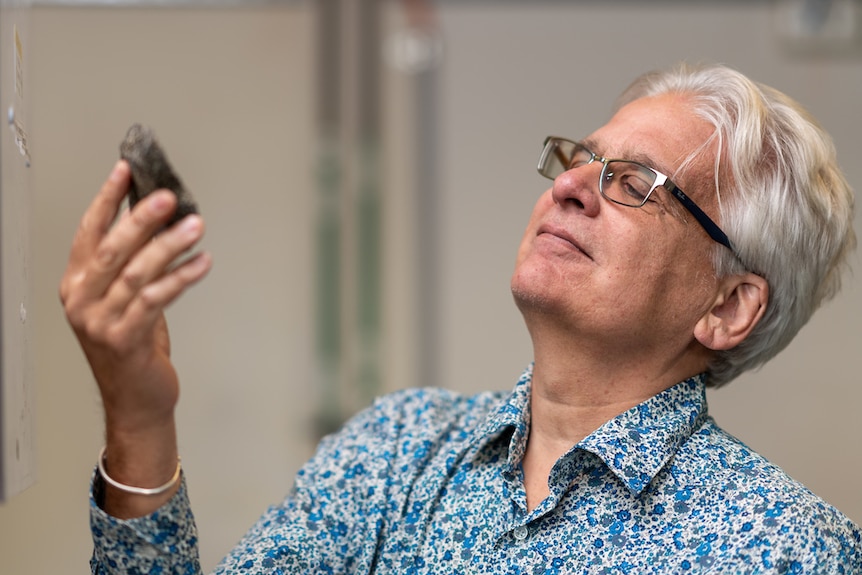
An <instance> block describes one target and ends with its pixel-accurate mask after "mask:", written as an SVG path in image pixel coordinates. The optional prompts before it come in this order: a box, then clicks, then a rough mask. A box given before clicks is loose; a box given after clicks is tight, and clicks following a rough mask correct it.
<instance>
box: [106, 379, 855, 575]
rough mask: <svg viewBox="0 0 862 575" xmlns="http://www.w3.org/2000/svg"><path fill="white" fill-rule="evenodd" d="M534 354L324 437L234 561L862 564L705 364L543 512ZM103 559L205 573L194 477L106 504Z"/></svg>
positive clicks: (671, 567) (614, 568)
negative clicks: (165, 490) (728, 415)
mask: <svg viewBox="0 0 862 575" xmlns="http://www.w3.org/2000/svg"><path fill="white" fill-rule="evenodd" d="M531 377H532V370H531V369H528V370H527V371H526V372H525V373H524V375H523V376H522V377H521V379H520V381H519V382H518V384H517V386H516V387H515V390H514V391H513V392H512V393H502V392H498V393H484V394H479V395H475V396H463V395H459V394H457V393H454V392H451V391H446V390H440V389H437V390H432V389H410V390H406V391H402V392H397V393H394V394H391V395H388V396H386V397H383V398H381V399H379V400H378V401H377V402H376V403H375V405H374V406H372V407H371V408H369V409H367V410H366V411H364V412H363V413H361V414H359V415H357V416H356V417H354V418H353V420H352V421H351V422H349V423H348V424H347V425H346V426H345V427H344V429H343V430H342V431H341V432H339V433H338V434H335V435H333V436H330V437H327V438H325V439H324V440H323V441H322V442H321V445H320V447H319V449H318V451H317V453H316V455H315V456H314V457H313V458H312V459H311V460H310V461H309V462H308V463H307V464H306V465H305V466H304V467H303V468H302V469H301V470H300V471H299V473H298V475H297V477H296V482H295V485H294V487H293V489H292V491H291V492H290V493H289V495H288V496H287V498H286V499H285V500H284V501H283V502H282V503H281V504H279V505H275V506H273V507H271V508H270V509H269V510H268V511H266V513H265V514H264V515H263V516H262V517H261V519H260V520H259V521H258V523H257V524H256V525H254V526H253V527H252V528H251V530H250V531H249V532H248V534H247V535H246V536H245V537H244V539H243V540H242V541H240V542H239V544H238V545H237V546H236V547H235V548H234V549H233V551H231V552H230V554H229V555H228V556H227V557H226V558H225V559H224V560H223V561H222V562H221V563H220V565H219V566H218V567H217V568H216V571H215V572H216V573H218V574H222V575H237V574H251V573H269V574H294V573H308V574H312V573H313V574H319V573H325V574H326V573H328V574H364V573H393V574H394V573H398V574H413V573H415V574H443V573H445V574H479V573H481V574H488V575H504V574H505V575H515V574H546V575H551V574H564V573H565V574H569V573H577V574H599V573H603V574H604V573H607V574H610V573H613V574H626V573H706V572H709V573H830V574H831V573H862V534H860V530H859V528H858V527H857V526H856V525H854V524H853V523H852V522H851V521H850V520H849V519H848V518H846V517H845V516H844V515H842V514H841V513H840V512H839V511H837V510H836V509H835V508H833V507H831V506H829V505H828V504H826V503H825V502H824V501H822V500H821V499H819V498H818V497H817V496H815V495H814V494H813V493H811V492H810V491H809V490H808V489H806V488H805V487H804V486H803V485H801V484H800V483H798V482H796V481H794V480H793V479H791V478H790V477H788V476H787V475H786V474H785V473H784V472H783V471H782V470H781V469H779V468H778V467H776V466H775V465H772V464H771V463H769V462H768V461H766V460H765V459H764V458H763V457H762V456H760V455H758V454H757V453H755V452H753V451H752V450H751V449H749V448H748V447H746V446H745V445H744V444H742V443H741V442H739V441H738V440H737V439H735V438H733V437H732V436H730V435H729V434H727V433H726V432H724V431H723V430H722V429H720V428H719V427H718V426H717V425H716V424H715V422H714V421H713V420H712V418H710V417H709V416H708V414H707V404H706V394H705V388H704V385H703V380H702V378H701V377H699V376H698V377H694V378H691V379H688V380H686V381H683V382H681V383H679V384H677V385H675V386H673V387H671V388H670V389H668V390H666V391H664V392H662V393H660V394H658V395H656V396H654V397H652V398H651V399H649V400H647V401H645V402H644V403H642V404H640V405H637V406H635V407H634V408H632V409H630V410H629V411H627V412H625V413H623V414H621V415H619V416H618V417H616V418H614V419H612V420H610V421H608V422H607V423H605V424H604V425H603V426H602V427H600V428H599V429H597V430H596V431H595V432H594V433H592V434H591V435H589V436H588V437H586V438H585V439H584V440H583V441H581V442H580V443H579V444H577V445H575V446H574V447H573V448H572V449H571V450H570V451H569V452H568V453H566V454H565V455H564V456H563V457H561V458H560V459H559V460H558V461H557V463H556V465H555V466H554V467H553V469H552V470H551V473H550V477H549V480H548V484H549V488H550V495H549V496H548V497H547V498H546V499H545V500H544V501H543V502H542V503H541V504H540V505H539V506H538V507H536V508H535V509H533V510H532V511H527V505H526V493H525V491H524V484H523V475H522V471H521V466H520V462H521V459H522V457H523V455H524V450H525V448H526V444H527V435H528V431H529V427H530V410H529V405H530V403H529V397H530V393H529V390H530V382H531ZM100 485H101V480H100V478H99V477H98V473H96V475H95V479H94V482H93V494H94V495H93V498H92V505H91V510H92V513H91V525H92V531H93V538H94V542H95V551H94V555H93V560H92V565H91V566H92V571H93V573H94V574H107V573H123V574H127V575H134V574H137V573H161V574H169V573H170V574H180V573H182V574H195V573H199V572H200V565H199V561H198V557H197V545H196V531H195V526H194V518H193V516H192V513H191V511H190V508H189V503H188V498H187V494H186V489H185V485H183V487H182V488H181V489H180V491H179V493H178V494H177V495H176V496H175V497H174V498H173V499H172V500H171V501H170V502H169V503H168V504H166V505H165V506H164V507H163V508H162V509H160V510H158V511H157V512H156V513H154V514H153V515H151V516H148V517H144V518H140V519H134V520H129V521H119V520H116V519H114V518H112V517H109V516H108V515H106V514H105V513H104V512H103V511H102V510H101V509H100V508H99V506H98V505H97V503H96V501H97V500H98V496H99V489H100Z"/></svg>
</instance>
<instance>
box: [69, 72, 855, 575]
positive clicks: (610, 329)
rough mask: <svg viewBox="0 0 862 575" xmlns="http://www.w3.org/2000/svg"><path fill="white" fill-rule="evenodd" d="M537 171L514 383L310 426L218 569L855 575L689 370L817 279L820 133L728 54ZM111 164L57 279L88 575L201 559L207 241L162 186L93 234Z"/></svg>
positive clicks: (724, 351) (824, 280)
mask: <svg viewBox="0 0 862 575" xmlns="http://www.w3.org/2000/svg"><path fill="white" fill-rule="evenodd" d="M539 171H540V172H541V173H542V174H543V175H545V176H548V177H549V178H552V179H553V185H552V187H551V188H550V189H549V190H548V191H546V192H545V193H544V194H543V195H542V196H541V197H540V198H539V200H538V202H537V204H536V207H535V209H534V211H533V214H532V217H531V219H530V221H529V224H528V226H527V230H526V233H525V234H524V238H523V240H522V243H521V247H520V249H519V252H518V256H517V260H516V266H515V272H514V274H513V277H512V292H513V294H514V297H515V301H516V303H517V305H518V307H519V309H520V310H521V312H522V314H523V316H524V319H525V322H526V325H527V328H528V330H529V332H530V335H531V338H532V341H533V346H534V363H533V365H531V366H530V367H529V368H528V369H527V371H526V372H525V373H524V374H523V375H522V377H521V379H520V381H519V382H518V384H517V385H516V387H515V389H514V391H513V392H512V393H505V394H504V393H485V394H480V395H477V396H472V397H464V396H461V395H458V394H455V393H452V392H448V391H443V390H428V389H426V390H407V391H403V392H399V393H396V394H392V395H390V396H387V397H384V398H381V399H380V400H378V401H377V402H376V403H375V405H374V406H372V407H371V408H369V409H368V410H366V411H365V412H363V413H361V414H359V415H358V416H356V417H355V418H354V419H353V420H352V421H351V422H349V423H348V424H347V425H346V426H345V428H344V429H343V430H342V431H341V432H339V433H338V434H335V435H333V436H330V437H327V438H325V439H324V440H323V441H322V443H321V445H320V447H319V450H318V452H317V454H316V455H315V456H314V457H313V458H312V460H311V461H309V462H308V463H307V464H306V466H305V467H304V468H303V469H302V470H301V471H300V472H299V473H298V475H297V478H296V483H295V485H294V488H293V490H292V491H291V493H290V494H289V495H288V497H287V498H286V499H285V501H284V502H282V503H281V504H280V505H276V506H273V507H272V508H270V509H269V510H268V511H267V512H266V513H265V514H264V515H263V517H262V518H261V519H260V521H259V522H258V523H257V524H256V525H255V526H254V527H253V528H252V529H251V530H250V531H249V533H248V534H247V535H246V537H245V538H244V539H243V541H241V542H240V543H239V544H238V545H237V547H236V548H235V549H234V550H233V551H232V552H231V553H230V554H229V555H228V557H226V558H225V560H224V561H223V562H222V564H221V565H220V566H219V567H218V568H217V572H219V573H490V574H503V573H507V574H508V573H643V572H648V573H680V572H706V571H710V572H715V573H740V572H744V573H862V533H860V530H859V528H858V527H857V526H855V525H854V524H853V523H852V522H851V521H850V520H849V519H847V518H846V517H844V516H843V515H842V514H841V513H840V512H838V511H837V510H835V509H834V508H832V507H830V506H829V505H827V504H826V503H825V502H823V501H822V500H820V499H819V498H817V497H816V496H815V495H813V494H812V493H811V492H810V491H808V490H807V489H806V488H805V487H803V486H802V485H800V484H799V483H797V482H795V481H794V480H793V479H791V478H789V477H788V476H787V475H786V474H784V473H783V472H782V471H781V470H780V469H778V468H777V467H775V466H774V465H771V464H770V463H769V462H767V461H766V460H765V459H763V458H762V457H761V456H759V455H757V454H756V453H754V452H752V451H751V450H750V449H748V448H747V447H745V446H744V445H743V444H741V443H740V442H738V441H737V440H736V439H734V438H733V437H731V436H729V435H727V434H726V433H725V432H724V431H722V430H721V429H720V428H718V427H717V426H716V424H715V422H714V421H713V420H712V419H711V418H710V417H709V416H708V413H707V407H706V400H705V394H704V387H705V385H708V384H711V385H721V384H724V383H726V382H728V381H730V380H731V379H733V378H734V377H736V376H737V375H738V374H739V373H741V372H742V371H744V370H746V369H750V368H751V367H754V366H757V365H760V364H762V363H763V362H764V361H767V360H768V359H769V358H771V357H772V356H773V355H775V354H776V353H777V352H778V351H780V350H781V349H782V348H783V347H784V346H786V345H787V343H788V342H789V341H790V340H791V339H792V337H793V336H794V335H795V333H796V332H797V331H798V330H799V328H800V327H801V326H802V325H803V324H804V323H805V322H806V321H807V320H808V318H809V317H810V316H811V314H812V313H813V311H814V310H815V309H816V308H817V307H818V306H819V304H820V303H821V302H822V301H823V300H824V299H825V298H828V297H830V296H831V295H833V294H834V293H835V291H836V290H837V289H838V284H839V279H840V271H841V268H842V267H843V266H844V265H845V262H846V256H847V254H848V252H849V251H850V250H851V249H852V248H853V246H854V243H855V236H854V233H853V229H852V209H853V196H852V192H851V191H850V189H849V187H848V186H847V183H846V182H845V181H844V178H843V176H842V175H841V173H840V171H839V170H838V168H837V164H836V160H835V153H834V150H833V149H832V146H831V143H830V141H829V139H828V137H827V136H826V135H825V134H824V133H823V132H822V131H821V130H820V129H819V128H818V127H816V125H815V124H814V123H813V122H812V121H811V120H810V119H809V118H808V116H807V115H806V114H805V113H804V112H803V111H802V110H800V108H799V107H798V106H797V105H796V104H795V103H793V102H792V101H790V100H789V99H788V98H787V97H786V96H783V95H782V94H780V93H778V92H775V91H774V90H772V89H769V88H766V87H763V86H758V85H756V84H754V83H752V82H750V81H749V80H748V79H747V78H745V77H744V76H742V75H741V74H739V73H737V72H735V71H732V70H729V69H727V68H724V67H718V66H713V67H704V68H687V67H685V66H680V67H678V68H677V69H674V70H670V71H667V72H660V73H653V74H648V75H646V76H643V77H641V78H639V79H638V80H637V81H636V82H635V83H634V84H632V86H631V87H630V88H629V89H628V90H627V91H626V92H625V93H624V94H623V96H622V97H621V99H620V102H619V106H618V109H617V111H616V113H615V114H614V116H613V117H612V118H611V120H610V121H609V122H608V123H607V124H605V125H604V126H602V127H601V128H599V129H598V130H597V131H595V132H593V133H592V134H591V135H590V136H589V137H587V138H586V139H584V140H581V141H572V140H568V139H565V138H559V137H551V138H548V140H547V141H546V142H545V147H544V150H543V152H542V155H541V158H540V163H539ZM128 178H129V176H128V167H127V166H126V165H125V164H123V163H120V164H118V165H117V166H116V168H115V169H114V171H113V173H112V174H111V176H110V177H109V179H108V181H107V182H106V183H105V185H104V186H103V188H102V190H101V192H100V193H99V195H98V196H97V198H96V199H95V201H94V202H93V204H92V206H91V207H90V209H89V210H88V211H87V213H86V214H85V216H84V218H83V221H82V224H81V227H80V230H79V232H78V235H77V236H76V238H75V242H74V245H73V247H72V252H71V256H70V261H69V267H68V270H67V272H66V275H65V276H64V278H63V282H62V285H61V297H62V299H63V302H64V305H65V308H66V313H67V316H68V318H69V320H70V322H71V324H72V326H73V328H74V329H75V332H76V334H77V335H78V338H79V340H80V342H81V345H82V347H83V349H84V352H85V354H86V355H87V358H88V360H89V362H90V364H91V366H92V368H93V372H94V374H95V377H96V381H97V382H98V385H99V389H100V391H101V394H102V397H103V400H104V405H105V415H106V428H107V441H106V447H105V450H104V451H103V452H102V454H101V455H100V458H99V469H98V471H97V473H96V475H95V477H94V482H93V506H92V525H93V534H94V540H95V544H96V548H95V553H94V556H93V561H92V568H93V572H94V573H143V572H160V573H161V572H163V573H196V572H199V570H200V567H199V565H198V560H197V550H196V535H195V528H194V521H193V518H192V515H191V511H190V508H189V504H188V499H187V494H186V490H185V484H184V483H183V481H182V477H181V473H180V467H179V463H178V454H177V447H176V432H175V425H174V406H175V404H176V401H177V396H178V383H177V377H176V373H175V371H174V370H173V367H172V365H171V363H170V359H169V347H168V338H167V331H166V325H165V321H164V317H163V314H162V311H163V309H164V307H165V306H166V305H168V304H169V303H171V302H172V301H173V300H174V299H175V298H176V297H178V296H179V295H180V294H181V293H183V292H184V291H185V289H186V288H188V287H189V286H191V285H192V284H194V283H195V282H197V281H198V280H200V279H201V278H202V277H203V276H204V275H205V274H206V272H207V271H208V269H209V267H210V263H211V260H210V257H209V255H207V254H200V255H197V256H196V257H194V258H192V259H190V260H188V261H186V262H185V263H182V264H181V265H179V266H178V267H175V268H172V267H171V263H172V262H173V261H174V260H175V259H176V258H177V257H178V256H179V255H180V254H182V253H183V252H185V251H186V250H187V249H189V248H191V247H192V246H194V245H195V244H196V242H197V241H198V240H199V239H200V238H201V236H202V234H203V223H202V221H201V219H200V218H199V217H197V216H189V217H187V218H186V219H184V220H183V221H182V222H180V223H179V224H178V225H177V226H175V227H173V228H170V229H168V230H166V231H164V232H162V233H160V234H159V235H158V236H157V237H156V239H155V240H154V241H151V240H150V238H151V237H152V236H153V234H154V233H156V231H157V230H159V229H160V228H161V226H162V225H163V224H164V222H165V221H167V219H168V218H169V217H170V215H171V213H172V211H173V209H174V207H175V201H174V199H173V198H172V197H171V195H170V194H169V193H167V192H165V193H159V194H156V195H154V196H151V197H150V198H148V199H146V200H144V201H143V202H141V204H140V205H139V206H137V207H136V208H135V209H134V210H132V212H131V213H127V214H125V215H124V217H122V218H121V219H120V221H119V222H118V223H117V224H116V225H115V226H112V225H111V222H112V220H113V218H114V215H115V213H116V212H117V210H118V209H119V205H120V202H121V199H122V197H123V195H124V193H125V191H126V188H127V186H128Z"/></svg>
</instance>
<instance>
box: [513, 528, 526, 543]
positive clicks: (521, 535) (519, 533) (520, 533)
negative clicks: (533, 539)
mask: <svg viewBox="0 0 862 575" xmlns="http://www.w3.org/2000/svg"><path fill="white" fill-rule="evenodd" d="M529 534H530V529H529V528H528V527H527V526H526V525H519V526H517V527H515V532H514V533H513V534H512V535H514V536H515V539H517V540H518V541H523V540H524V539H526V538H527V535H529Z"/></svg>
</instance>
